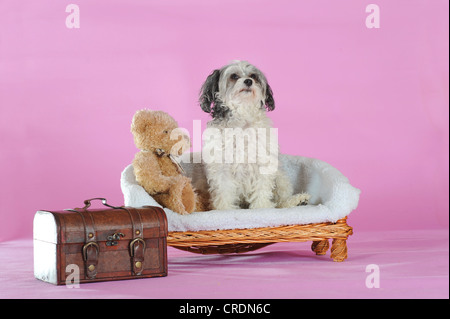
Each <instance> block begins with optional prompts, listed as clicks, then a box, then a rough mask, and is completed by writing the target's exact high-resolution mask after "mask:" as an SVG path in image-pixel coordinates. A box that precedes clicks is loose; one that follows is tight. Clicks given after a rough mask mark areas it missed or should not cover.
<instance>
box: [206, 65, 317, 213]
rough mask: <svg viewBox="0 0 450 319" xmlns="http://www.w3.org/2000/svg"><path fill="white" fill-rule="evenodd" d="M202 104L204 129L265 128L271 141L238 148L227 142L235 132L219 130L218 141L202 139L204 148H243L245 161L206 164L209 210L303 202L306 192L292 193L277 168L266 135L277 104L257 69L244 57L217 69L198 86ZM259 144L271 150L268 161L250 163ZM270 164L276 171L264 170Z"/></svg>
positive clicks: (273, 145)
mask: <svg viewBox="0 0 450 319" xmlns="http://www.w3.org/2000/svg"><path fill="white" fill-rule="evenodd" d="M200 105H201V108H202V110H203V111H205V112H208V113H211V115H212V117H213V119H212V120H211V121H210V122H209V123H208V128H215V129H219V130H220V131H221V132H224V131H226V129H236V128H237V129H245V130H247V129H249V128H250V129H252V128H253V129H254V130H255V131H256V130H258V132H259V131H261V130H260V129H264V130H265V132H266V134H267V137H269V139H268V141H269V143H268V144H267V143H263V144H264V145H261V143H260V141H258V143H259V144H258V145H255V144H254V143H251V142H250V139H249V138H248V139H247V141H245V143H244V148H243V149H238V148H237V147H236V144H237V143H236V142H235V141H234V140H231V141H230V140H229V139H230V138H231V139H234V136H233V135H227V134H224V133H222V134H220V139H209V140H205V142H204V146H203V147H204V149H206V148H208V149H215V147H219V148H222V149H224V148H225V146H226V145H233V147H234V152H238V153H239V152H243V154H240V155H242V156H243V158H245V159H246V161H244V162H237V161H234V162H233V163H227V162H225V163H223V161H221V160H220V161H213V162H211V163H205V167H206V177H207V181H208V185H209V191H210V195H211V205H212V207H213V209H220V210H225V209H237V208H247V207H248V208H251V209H256V208H273V207H278V208H282V207H293V206H297V205H301V204H302V205H304V204H307V202H308V200H309V198H310V195H309V194H306V193H300V194H295V195H294V194H293V187H292V185H291V183H290V182H289V180H288V178H287V176H286V175H285V173H284V172H283V170H282V168H281V167H278V152H279V147H278V141H277V139H273V138H272V139H270V133H272V131H271V130H270V129H271V128H272V122H271V120H270V119H269V117H267V115H266V112H267V111H272V110H273V109H274V108H275V102H274V99H273V93H272V90H271V88H270V86H269V84H268V82H267V79H266V77H265V76H264V74H263V73H262V72H261V71H260V70H259V69H258V68H256V67H255V66H253V65H252V64H250V63H248V62H245V61H233V62H232V63H230V64H228V65H226V66H224V67H222V68H221V69H217V70H215V71H214V72H213V73H212V74H211V75H209V76H208V78H207V79H206V81H205V83H204V84H203V86H202V89H201V92H200ZM227 139H228V140H227ZM230 143H231V144H230ZM211 144H213V145H211ZM258 147H262V151H263V153H266V152H267V150H270V155H269V156H271V158H270V159H269V160H268V161H267V160H265V161H262V160H261V158H260V157H259V156H258V157H257V158H256V161H254V162H253V161H250V160H248V159H249V157H250V156H251V155H250V153H252V152H253V154H255V153H256V152H257V148H258ZM259 151H261V149H259V150H258V152H259ZM224 152H225V150H224ZM221 154H222V152H221ZM258 154H259V153H258ZM238 155H239V154H238ZM238 155H236V156H238ZM272 160H275V161H272ZM274 162H275V164H276V167H275V169H273V170H270V169H268V165H270V164H273V163H274ZM264 169H265V170H264Z"/></svg>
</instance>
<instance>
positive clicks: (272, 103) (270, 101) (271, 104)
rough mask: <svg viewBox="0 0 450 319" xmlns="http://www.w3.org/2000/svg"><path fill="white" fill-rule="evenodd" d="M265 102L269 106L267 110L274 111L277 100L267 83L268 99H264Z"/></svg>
mask: <svg viewBox="0 0 450 319" xmlns="http://www.w3.org/2000/svg"><path fill="white" fill-rule="evenodd" d="M264 104H265V106H266V108H267V111H273V110H274V109H275V101H274V99H273V92H272V89H271V87H270V85H269V83H267V84H266V99H265V100H264Z"/></svg>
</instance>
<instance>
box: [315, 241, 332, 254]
mask: <svg viewBox="0 0 450 319" xmlns="http://www.w3.org/2000/svg"><path fill="white" fill-rule="evenodd" d="M329 247H330V243H329V242H328V239H324V240H317V241H313V242H312V245H311V250H312V251H313V252H315V253H316V255H325V254H326V253H327V250H328V248H329Z"/></svg>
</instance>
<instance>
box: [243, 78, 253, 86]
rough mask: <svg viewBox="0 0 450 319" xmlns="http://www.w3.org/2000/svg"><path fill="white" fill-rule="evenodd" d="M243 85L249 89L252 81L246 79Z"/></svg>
mask: <svg viewBox="0 0 450 319" xmlns="http://www.w3.org/2000/svg"><path fill="white" fill-rule="evenodd" d="M244 84H245V85H247V86H248V87H250V86H252V84H253V81H252V80H250V79H246V80H245V81H244Z"/></svg>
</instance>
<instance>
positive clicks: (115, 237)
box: [106, 233, 125, 246]
mask: <svg viewBox="0 0 450 319" xmlns="http://www.w3.org/2000/svg"><path fill="white" fill-rule="evenodd" d="M121 237H125V234H123V233H114V234H112V235H110V236H108V237H106V240H107V242H106V246H117V245H118V244H119V243H118V241H119V240H120V238H121Z"/></svg>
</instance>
